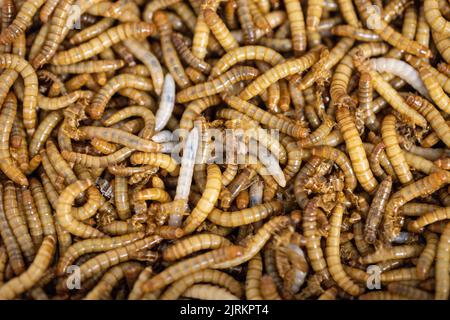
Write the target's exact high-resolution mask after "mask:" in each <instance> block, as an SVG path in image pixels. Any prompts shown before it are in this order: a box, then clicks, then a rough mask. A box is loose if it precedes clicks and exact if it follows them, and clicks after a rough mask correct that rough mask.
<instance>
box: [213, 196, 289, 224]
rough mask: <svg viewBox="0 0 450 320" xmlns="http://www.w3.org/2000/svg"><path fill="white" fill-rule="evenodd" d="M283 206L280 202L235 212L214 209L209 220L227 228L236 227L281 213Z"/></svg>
mask: <svg viewBox="0 0 450 320" xmlns="http://www.w3.org/2000/svg"><path fill="white" fill-rule="evenodd" d="M281 209H282V205H281V203H280V202H278V201H271V202H267V203H264V204H261V205H257V206H255V207H252V208H248V209H243V210H241V211H235V212H224V211H221V210H219V209H214V210H213V211H212V212H211V213H210V214H209V215H208V220H210V221H212V222H213V223H215V224H217V225H221V226H225V227H236V226H241V225H246V224H250V223H253V222H256V221H260V220H262V219H264V218H266V217H267V216H269V215H270V214H273V213H277V212H279V211H281Z"/></svg>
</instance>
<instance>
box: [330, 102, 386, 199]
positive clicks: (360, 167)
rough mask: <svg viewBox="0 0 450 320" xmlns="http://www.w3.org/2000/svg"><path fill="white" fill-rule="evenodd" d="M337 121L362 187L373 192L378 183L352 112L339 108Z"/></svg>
mask: <svg viewBox="0 0 450 320" xmlns="http://www.w3.org/2000/svg"><path fill="white" fill-rule="evenodd" d="M336 119H337V121H338V124H339V128H340V131H341V132H342V136H343V137H344V141H345V144H346V146H347V150H348V153H349V156H350V160H351V161H352V167H353V170H354V172H355V175H356V178H357V179H358V181H359V183H360V184H361V186H362V187H363V188H364V190H366V191H367V192H373V191H374V190H375V188H376V187H377V185H378V183H377V181H376V179H375V177H374V176H373V173H372V171H371V170H370V166H369V161H368V160H367V157H366V155H365V154H366V153H365V150H364V147H363V144H362V140H361V138H360V136H359V134H358V131H357V130H356V126H355V123H354V120H353V119H352V117H351V115H350V110H349V108H348V107H346V106H340V107H338V109H337V111H336Z"/></svg>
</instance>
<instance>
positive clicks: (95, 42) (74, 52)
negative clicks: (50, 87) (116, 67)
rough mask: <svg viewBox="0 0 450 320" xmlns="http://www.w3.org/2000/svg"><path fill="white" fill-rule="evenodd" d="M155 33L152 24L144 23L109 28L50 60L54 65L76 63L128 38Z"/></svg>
mask: <svg viewBox="0 0 450 320" xmlns="http://www.w3.org/2000/svg"><path fill="white" fill-rule="evenodd" d="M154 31H155V27H154V25H153V24H150V23H146V22H128V23H123V24H120V25H118V26H117V27H113V28H110V29H108V30H106V31H105V32H104V33H102V34H100V35H99V36H98V37H95V38H93V39H91V40H89V41H88V42H85V43H83V44H81V45H80V46H78V47H74V48H72V49H69V50H67V51H61V52H58V53H57V54H55V55H54V56H53V58H52V60H51V63H52V64H54V65H67V64H73V63H77V62H80V61H83V60H86V59H89V58H91V57H92V56H94V55H96V54H99V53H100V52H102V51H103V50H104V49H106V48H109V47H111V46H112V45H114V44H116V43H118V42H120V41H123V40H127V39H130V38H145V37H148V36H149V35H151V34H152V33H153V32H154Z"/></svg>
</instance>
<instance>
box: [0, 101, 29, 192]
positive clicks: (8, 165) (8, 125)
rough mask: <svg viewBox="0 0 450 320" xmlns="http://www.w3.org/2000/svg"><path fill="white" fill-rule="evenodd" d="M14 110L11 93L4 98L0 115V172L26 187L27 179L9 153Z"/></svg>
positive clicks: (15, 103) (14, 104)
mask: <svg viewBox="0 0 450 320" xmlns="http://www.w3.org/2000/svg"><path fill="white" fill-rule="evenodd" d="M16 109H17V100H16V97H15V95H14V94H13V93H10V94H8V96H7V97H6V99H5V102H4V103H3V107H2V110H1V113H0V130H1V131H0V145H1V146H0V170H1V171H2V172H3V173H4V174H5V175H6V176H8V178H10V179H11V180H13V181H14V182H16V183H17V184H20V185H24V186H27V185H28V179H27V178H26V177H25V175H24V174H23V172H22V171H21V170H20V169H19V168H17V167H16V166H15V165H14V163H13V160H12V158H11V154H10V151H9V145H10V144H9V139H10V133H11V129H12V126H13V122H14V118H15V117H16Z"/></svg>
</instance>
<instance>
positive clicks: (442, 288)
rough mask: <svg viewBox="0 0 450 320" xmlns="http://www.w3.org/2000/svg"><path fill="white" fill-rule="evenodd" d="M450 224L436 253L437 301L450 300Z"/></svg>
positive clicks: (442, 235)
mask: <svg viewBox="0 0 450 320" xmlns="http://www.w3.org/2000/svg"><path fill="white" fill-rule="evenodd" d="M449 252H450V223H447V224H446V226H445V229H444V232H443V233H442V234H441V238H440V239H439V244H438V247H437V252H436V278H435V279H436V287H435V295H434V298H435V299H436V300H448V296H449V291H450V290H449V287H450V284H449V283H450V277H449V260H450V255H449Z"/></svg>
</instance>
